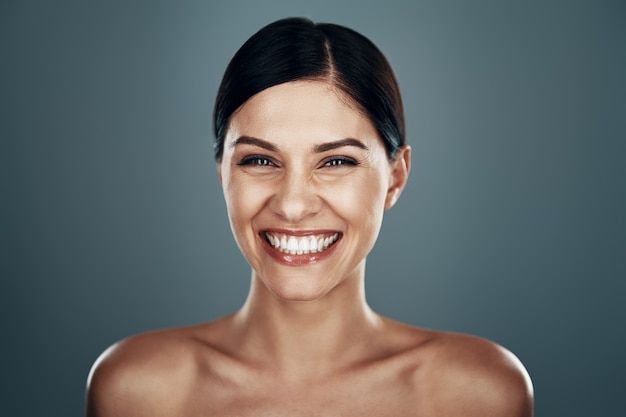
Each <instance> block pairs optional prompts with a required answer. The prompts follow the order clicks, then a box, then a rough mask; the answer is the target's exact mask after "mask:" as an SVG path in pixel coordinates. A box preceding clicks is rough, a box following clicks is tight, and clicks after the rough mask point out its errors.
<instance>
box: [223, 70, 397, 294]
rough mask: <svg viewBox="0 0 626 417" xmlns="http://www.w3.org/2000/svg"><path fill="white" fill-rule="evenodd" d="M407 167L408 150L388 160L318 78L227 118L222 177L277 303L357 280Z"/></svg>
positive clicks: (242, 235) (247, 252)
mask: <svg viewBox="0 0 626 417" xmlns="http://www.w3.org/2000/svg"><path fill="white" fill-rule="evenodd" d="M408 168H409V149H408V147H407V148H403V149H402V150H401V151H400V152H399V153H398V157H397V158H396V160H395V161H394V162H392V163H391V164H390V163H389V161H388V159H387V155H386V152H385V148H384V146H383V143H382V141H381V139H380V138H379V136H378V134H377V132H376V129H375V128H374V126H373V124H372V123H371V121H370V120H369V119H368V118H367V117H365V116H364V115H363V114H362V113H360V112H359V111H357V110H356V109H355V107H354V106H353V105H352V104H351V101H350V99H349V98H348V97H347V96H345V95H344V94H343V93H341V92H339V91H338V90H337V89H335V88H334V87H332V86H330V85H329V84H328V83H325V82H322V81H294V82H289V83H284V84H280V85H277V86H274V87H271V88H268V89H266V90H264V91H262V92H260V93H258V94H257V95H255V96H253V97H252V98H250V99H249V100H248V101H247V102H246V103H245V104H244V105H243V106H242V107H241V108H239V109H238V110H237V111H236V112H235V113H234V114H233V115H232V117H231V121H230V124H229V129H228V132H227V135H226V138H225V141H224V154H223V158H222V161H221V163H220V165H219V177H220V181H221V183H222V186H223V189H224V196H225V199H226V206H227V209H228V215H229V219H230V224H231V227H232V230H233V233H234V236H235V239H236V241H237V244H238V245H239V247H240V248H241V251H242V252H243V254H244V256H245V257H246V259H247V260H248V262H249V263H250V265H251V266H252V268H253V270H254V274H255V278H256V279H259V280H261V281H262V283H263V284H264V285H265V287H266V288H267V289H268V290H269V291H270V292H271V293H273V294H274V295H276V296H277V297H279V298H280V299H283V300H293V301H310V300H316V299H319V298H321V297H323V296H324V295H325V294H327V293H329V292H330V291H331V290H333V289H334V288H336V287H338V286H340V285H341V284H342V283H345V282H347V281H349V280H358V279H362V276H363V271H364V266H365V257H366V255H367V253H368V252H369V251H370V250H371V249H372V246H373V245H374V242H375V241H376V238H377V236H378V232H379V229H380V226H381V223H382V217H383V212H384V210H385V209H386V208H388V207H390V206H391V205H393V203H394V202H395V199H396V198H397V197H398V195H399V193H400V190H401V189H402V187H403V186H404V183H405V181H406V176H407V174H408Z"/></svg>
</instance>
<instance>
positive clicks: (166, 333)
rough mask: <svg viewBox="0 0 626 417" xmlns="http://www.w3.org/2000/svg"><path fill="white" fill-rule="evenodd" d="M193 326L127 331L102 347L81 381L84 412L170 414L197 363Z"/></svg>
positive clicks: (95, 415)
mask: <svg viewBox="0 0 626 417" xmlns="http://www.w3.org/2000/svg"><path fill="white" fill-rule="evenodd" d="M205 349H206V347H205V346H203V343H202V341H201V340H199V339H197V338H196V337H195V331H194V328H193V327H189V328H180V329H171V330H161V331H155V332H149V333H143V334H139V335H135V336H131V337H128V338H126V339H124V340H122V341H120V342H118V343H116V344H114V345H113V346H111V347H110V348H108V349H107V350H106V351H104V352H103V353H102V354H101V355H100V357H99V358H98V359H97V360H96V361H95V363H94V365H93V366H92V369H91V371H90V373H89V378H88V382H87V416H88V417H106V416H127V415H128V416H143V415H150V416H160V415H170V414H171V413H172V412H174V411H175V410H177V409H178V408H177V407H178V404H182V403H183V402H184V401H185V395H186V393H187V392H188V390H189V387H190V385H191V384H193V383H194V380H196V379H197V378H198V370H199V369H201V367H199V366H198V365H199V364H200V359H199V358H200V357H201V355H200V352H201V351H202V350H205Z"/></svg>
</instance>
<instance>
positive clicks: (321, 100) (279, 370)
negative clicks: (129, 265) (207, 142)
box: [87, 19, 532, 417]
mask: <svg viewBox="0 0 626 417" xmlns="http://www.w3.org/2000/svg"><path fill="white" fill-rule="evenodd" d="M214 126H215V135H216V145H215V156H216V160H217V162H218V172H219V179H220V182H221V184H222V187H223V190H224V197H225V199H226V205H227V209H228V215H229V219H230V224H231V228H232V230H233V234H234V236H235V239H236V241H237V243H238V245H239V247H240V249H241V251H242V253H243V255H244V256H245V258H246V259H247V261H248V262H249V263H250V265H251V267H252V279H251V285H250V292H249V295H248V298H247V300H246V302H245V303H244V305H243V307H242V308H241V309H240V310H239V311H237V312H236V313H234V314H232V315H229V316H226V317H224V318H221V319H219V320H217V321H214V322H210V323H206V324H202V325H198V326H191V327H186V328H179V329H171V330H164V331H158V332H152V333H147V334H142V335H138V336H133V337H131V338H128V339H126V340H123V341H122V342H120V343H118V344H116V345H114V346H113V347H112V348H110V349H109V350H107V351H106V352H105V353H103V355H102V356H101V357H100V358H99V359H98V361H96V364H95V365H94V368H93V370H92V372H91V375H90V379H89V388H88V398H87V415H88V416H92V417H93V416H99V417H106V416H142V415H146V416H196V415H198V416H200V415H203V416H309V415H311V416H312V415H323V416H339V415H341V416H348V415H354V416H360V417H362V416H428V417H435V416H446V417H449V416H464V417H471V416H481V417H486V416H503V417H504V416H506V417H522V416H524V417H526V416H530V415H532V387H531V384H530V380H529V378H528V375H527V373H526V371H525V370H524V368H523V366H522V365H521V364H520V362H519V361H518V360H517V359H516V358H515V356H513V355H512V354H511V353H510V352H508V351H506V350H505V349H503V348H502V347H500V346H497V345H496V344H494V343H492V342H489V341H486V340H483V339H480V338H476V337H472V336H467V335H460V334H450V333H444V332H437V331H431V330H425V329H420V328H415V327H411V326H408V325H404V324H400V323H398V322H395V321H393V320H390V319H388V318H385V317H381V316H379V315H378V314H376V313H374V312H373V311H372V310H371V309H370V308H369V307H368V305H367V303H366V301H365V294H364V276H365V259H366V256H367V254H368V252H369V251H370V250H371V249H372V247H373V245H374V242H375V241H376V238H377V235H378V232H379V229H380V226H381V222H382V218H383V213H384V211H385V210H386V209H388V208H390V207H391V206H393V205H394V203H395V202H396V200H397V199H398V197H399V195H400V193H401V191H402V189H403V187H404V185H405V183H406V181H407V177H408V174H409V169H410V151H411V150H410V148H409V146H407V145H406V143H405V133H404V120H403V110H402V102H401V98H400V94H399V90H398V86H397V83H396V80H395V77H394V75H393V72H392V70H391V68H390V66H389V64H388V62H387V61H386V59H385V58H384V57H383V55H382V54H381V52H380V51H379V50H378V49H377V48H376V47H375V46H374V45H373V44H372V43H371V42H370V41H369V40H368V39H366V38H365V37H363V36H362V35H360V34H358V33H356V32H354V31H352V30H350V29H347V28H345V27H341V26H337V25H331V24H314V23H312V22H310V21H308V20H305V19H285V20H280V21H278V22H275V23H273V24H270V25H268V26H266V27H265V28H263V29H261V30H260V31H259V32H257V33H256V34H255V35H253V36H252V37H251V38H250V39H249V40H248V41H247V42H246V43H245V44H244V45H243V46H242V48H241V49H240V50H239V51H238V52H237V54H236V55H235V56H234V58H233V60H232V61H231V63H230V64H229V66H228V68H227V70H226V73H225V75H224V79H223V81H222V84H221V86H220V89H219V92H218V97H217V100H216V104H215V111H214Z"/></svg>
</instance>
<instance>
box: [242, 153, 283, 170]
mask: <svg viewBox="0 0 626 417" xmlns="http://www.w3.org/2000/svg"><path fill="white" fill-rule="evenodd" d="M237 165H241V166H245V165H248V166H258V167H263V166H275V164H274V163H273V162H272V161H271V160H270V159H269V158H266V157H264V156H260V155H252V156H247V157H245V158H243V159H242V160H241V161H240V162H239V163H238V164H237Z"/></svg>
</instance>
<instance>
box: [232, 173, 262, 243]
mask: <svg viewBox="0 0 626 417" xmlns="http://www.w3.org/2000/svg"><path fill="white" fill-rule="evenodd" d="M223 187H224V198H225V200H226V208H227V210H228V218H229V219H230V224H231V228H232V229H233V232H234V234H235V237H236V238H237V240H239V238H240V237H243V235H245V234H246V231H247V230H248V229H250V224H251V219H252V218H253V217H254V216H255V215H256V214H257V213H258V212H259V210H260V208H261V207H262V206H263V202H264V201H265V198H266V197H265V193H264V192H263V188H262V187H255V186H251V185H250V184H248V182H245V181H239V180H238V178H237V177H231V178H228V179H227V180H226V181H225V182H224V183H223ZM248 231H249V230H248Z"/></svg>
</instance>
